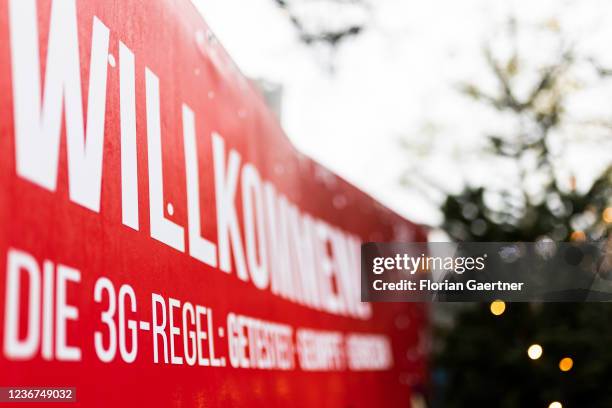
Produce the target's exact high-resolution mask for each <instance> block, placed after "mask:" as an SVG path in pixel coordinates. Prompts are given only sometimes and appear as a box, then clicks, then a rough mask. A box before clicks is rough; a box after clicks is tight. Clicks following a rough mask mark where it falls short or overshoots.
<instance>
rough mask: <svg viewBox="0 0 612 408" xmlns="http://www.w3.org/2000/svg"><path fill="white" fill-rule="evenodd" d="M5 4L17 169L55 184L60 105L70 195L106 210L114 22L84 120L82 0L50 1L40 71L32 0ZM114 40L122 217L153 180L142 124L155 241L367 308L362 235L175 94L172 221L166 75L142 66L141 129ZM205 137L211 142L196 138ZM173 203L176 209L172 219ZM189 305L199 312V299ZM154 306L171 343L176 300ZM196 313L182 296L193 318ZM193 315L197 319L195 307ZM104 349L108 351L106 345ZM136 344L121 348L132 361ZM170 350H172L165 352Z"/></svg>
mask: <svg viewBox="0 0 612 408" xmlns="http://www.w3.org/2000/svg"><path fill="white" fill-rule="evenodd" d="M9 10H10V13H9V18H10V36H11V41H10V45H11V66H12V81H13V101H14V119H15V120H14V121H15V159H16V160H15V163H16V170H17V174H18V175H19V176H20V177H21V178H23V179H25V180H28V181H29V182H32V183H34V184H36V185H39V186H42V187H44V188H45V189H47V190H49V191H56V189H57V174H58V171H59V168H58V166H59V154H60V152H59V149H60V145H61V143H60V137H61V134H62V115H64V116H65V123H66V132H65V133H66V140H67V143H66V146H67V166H68V187H69V193H70V194H69V195H70V200H71V201H73V202H75V203H77V204H79V205H81V206H84V207H86V208H88V209H90V210H92V211H94V212H100V205H101V202H100V198H101V191H102V187H103V185H102V169H103V165H104V161H103V147H104V138H105V137H106V138H109V137H113V136H114V135H113V134H112V133H111V134H107V135H105V134H104V128H105V112H106V100H107V86H108V83H107V82H108V81H107V57H108V51H109V38H110V31H109V28H107V27H106V26H105V25H104V24H103V23H102V22H101V21H100V20H99V19H98V18H97V17H94V18H93V23H92V26H91V30H92V41H91V52H90V55H91V56H90V61H89V88H88V94H87V101H86V102H87V103H86V106H87V118H86V126H85V125H84V116H83V106H84V105H85V104H84V103H83V102H84V101H83V98H82V92H81V68H82V67H81V65H82V63H81V62H82V61H81V56H80V54H79V43H78V29H77V28H78V27H77V15H76V5H75V0H53V1H52V6H51V17H50V22H49V24H50V28H49V38H48V44H47V47H46V49H47V55H46V60H45V61H46V62H45V67H46V68H45V72H44V75H41V72H40V71H41V62H40V57H39V49H40V48H41V47H39V41H40V39H39V30H38V18H37V2H36V0H11V1H10V2H9ZM118 46H119V75H118V84H112V85H114V87H113V88H114V89H119V98H118V100H119V103H118V105H119V106H109V109H117V110H118V112H116V114H117V116H118V117H119V119H120V129H119V130H120V135H119V137H120V144H119V145H120V146H121V171H120V174H117V175H116V176H115V177H114V178H113V177H112V176H111V177H108V178H105V183H120V184H121V222H122V223H123V224H124V225H126V226H127V227H130V228H132V229H134V230H139V229H140V222H139V204H140V203H139V198H138V191H139V188H143V186H141V185H139V184H140V183H146V182H147V181H146V180H145V178H144V177H142V178H138V169H137V167H138V166H137V156H138V155H137V152H138V148H139V147H140V146H138V138H137V134H136V133H137V129H143V131H145V130H146V141H147V143H146V150H147V154H146V159H147V169H148V186H144V187H148V192H149V208H148V211H149V221H150V235H151V237H152V238H153V239H155V240H157V241H160V242H162V243H163V244H165V245H168V246H169V247H171V248H174V249H176V250H178V251H180V252H186V251H187V253H188V254H189V255H190V256H191V257H192V258H194V259H196V260H198V261H200V262H202V263H204V264H206V265H208V266H211V267H218V268H219V270H221V271H223V272H226V273H228V274H229V273H232V272H233V268H235V273H236V276H237V278H238V279H240V280H242V281H245V282H252V284H253V286H255V287H256V288H258V289H259V290H270V291H271V293H272V294H274V295H276V296H280V297H282V298H284V299H286V300H289V301H291V302H294V303H298V304H300V305H303V306H306V307H309V308H312V309H315V310H318V311H325V312H328V313H331V314H336V315H342V316H351V317H355V318H360V319H368V318H370V316H371V313H372V311H371V306H370V305H369V304H368V303H362V302H360V291H359V283H358V282H360V277H359V259H360V255H359V254H360V239H359V238H358V237H356V236H355V235H351V234H349V233H347V232H345V231H343V230H341V229H339V228H337V227H335V226H332V225H330V224H329V223H327V222H324V221H323V220H320V219H318V218H315V217H313V216H312V215H310V214H307V213H305V212H304V211H302V210H301V209H300V208H299V207H298V206H297V205H295V204H294V203H292V202H291V201H290V200H289V199H288V198H287V197H286V196H285V195H283V194H282V193H281V192H279V191H277V190H276V187H275V186H274V185H273V184H272V183H271V182H270V181H267V180H265V179H264V178H262V175H261V173H260V171H259V170H258V168H257V167H256V166H255V165H254V164H252V163H249V162H248V161H244V160H242V158H241V155H240V153H239V152H238V151H237V150H235V149H234V148H232V147H231V146H229V144H228V143H226V140H225V139H224V138H223V136H222V135H220V134H219V133H217V132H214V131H209V132H208V133H207V134H204V135H202V134H199V135H198V134H197V133H196V132H197V127H196V123H197V122H198V118H200V117H205V115H206V112H204V113H198V112H194V111H193V110H192V109H191V108H190V107H189V106H188V105H187V104H185V103H183V102H182V101H176V102H177V104H178V106H181V108H182V109H181V111H182V126H183V135H182V136H183V143H184V163H185V181H184V183H179V184H180V185H182V186H185V193H186V194H185V195H186V197H187V200H186V205H185V207H186V208H185V209H184V210H185V212H186V213H187V225H186V228H185V227H184V226H182V225H180V224H179V223H177V222H176V220H173V219H171V218H173V214H174V208H175V206H174V204H176V203H174V204H172V203H169V202H168V203H167V202H166V198H165V196H164V171H163V168H164V166H163V155H162V151H163V146H164V143H170V142H169V140H174V139H169V138H170V137H172V138H175V137H176V135H167V134H166V133H168V132H164V129H163V120H162V115H163V112H161V111H160V105H161V104H160V98H161V96H162V95H160V79H159V78H158V76H157V75H156V74H155V73H154V72H153V70H152V69H150V68H149V67H146V66H145V67H144V76H145V81H144V87H145V89H144V95H145V111H146V115H145V116H146V117H145V122H146V123H142V124H140V126H138V127H137V126H136V125H137V123H136V121H137V118H136V95H137V94H139V92H137V88H136V85H137V84H136V74H137V73H136V68H135V58H136V56H135V55H134V54H133V52H132V51H131V50H130V49H129V48H128V47H127V46H126V45H125V44H124V43H122V42H121V41H118ZM42 48H43V49H44V47H42ZM41 82H44V89H43V90H41ZM41 96H42V99H41ZM196 135H198V136H199V137H196ZM199 140H203V141H204V143H198V141H199ZM205 145H209V146H211V148H212V163H205V164H206V165H208V168H209V170H208V171H207V172H201V171H200V167H199V166H200V164H199V160H198V155H199V154H198V152H199V151H200V150H201V149H203V148H204V147H203V146H205ZM175 160H180V157H175ZM179 164H180V163H179ZM175 165H176V163H175ZM172 174H176V172H173V173H172ZM200 176H208V177H212V178H213V180H212V181H214V194H210V195H208V196H206V197H202V199H203V200H204V202H207V200H208V202H210V203H212V202H213V201H214V208H215V210H216V217H214V216H213V215H212V214H203V212H202V210H201V202H202V200H201V197H200V182H201V177H200ZM167 182H170V180H167ZM174 182H176V180H174ZM238 200H241V202H238ZM240 204H242V205H240ZM330 206H331V204H330ZM166 208H168V214H169V217H170V218H168V217H166V213H165V209H166ZM240 215H242V217H240ZM205 220H215V221H216V242H214V241H212V240H211V239H212V235H214V233H215V232H214V228H210V231H208V232H207V231H206V230H204V228H203V226H202V222H203V221H205ZM241 220H242V222H241ZM205 236H208V239H207V238H205ZM186 246H188V248H186ZM65 276H66V279H71V277H72V274H71V273H70V272H69V271H68V272H66V275H65ZM100 290H102V289H100ZM124 296H126V299H129V296H130V294H129V293H128V292H125V294H124ZM154 302H155V299H154ZM160 305H161V303H160ZM160 307H161V306H160ZM194 312H195V314H196V315H197V307H196V309H195V311H194ZM33 313H34V312H33ZM66 313H67V315H66V316H65V317H66V319H70V318H71V316H72V311H71V309H70V308H68V309H66ZM159 313H160V314H159V315H158V316H156V317H158V318H159V319H161V320H159V322H158V323H159V325H160V326H156V325H155V322H154V324H153V328H152V330H153V331H154V332H155V333H157V334H156V337H155V338H158V339H159V341H160V342H162V343H163V345H167V344H168V340H169V339H167V338H166V339H165V340H164V336H171V334H166V333H165V332H161V331H159V330H161V329H159V327H161V326H165V325H167V324H168V323H169V322H168V320H169V316H168V315H165V314H163V313H169V308H165V309H164V312H163V313H162V310H161V308H160V310H159ZM192 315H193V312H192V311H191V309H190V308H189V306H187V309H186V310H185V317H186V318H187V319H188V321H189V320H190V319H191V316H192ZM33 318H36V316H33ZM39 318H40V317H39ZM194 319H195V320H196V323H197V316H194ZM173 330H174V329H173ZM31 336H36V333H35V332H32V335H31ZM196 336H197V335H196ZM26 340H27V341H25V342H23V344H22V343H19V344H17V345H16V347H17V348H16V350H17V351H16V352H17V353H24V354H27V353H29V352H30V351H31V348H32V347H33V346H32V345H31V344H36V343H37V341H38V340H37V339H36V338H35V337H32V338H28V339H26ZM59 340H62V339H61V338H60V339H59ZM160 344H161V343H160ZM170 346H172V343H170ZM49 347H50V346H48V343H47V342H45V343H44V345H43V356H45V358H49V355H50V351H49V350H50V349H49ZM164 347H165V346H164ZM64 351H65V352H66V355H65V357H66V356H67V358H75V356H76V353H75V351H74V350H72V349H70V348H67V349H66V350H64ZM106 352H109V351H108V350H107V351H106ZM101 353H102V356H105V351H104V350H101ZM130 353H131V352H130V351H129V350H127V349H124V350H122V355H123V357H124V358H126V359H128V360H129V358H130V357H129V356H130ZM167 355H168V353H167V350H166V351H165V352H164V357H167ZM192 356H193V354H189V357H190V359H189V361H193V360H192ZM103 358H110V357H103ZM199 358H200V357H198V359H199ZM175 361H176V360H175ZM198 361H199V360H198Z"/></svg>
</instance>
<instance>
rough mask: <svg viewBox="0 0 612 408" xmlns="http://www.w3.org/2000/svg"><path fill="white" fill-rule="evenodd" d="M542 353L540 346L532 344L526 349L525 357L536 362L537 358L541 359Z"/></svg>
mask: <svg viewBox="0 0 612 408" xmlns="http://www.w3.org/2000/svg"><path fill="white" fill-rule="evenodd" d="M543 352H544V350H543V349H542V346H540V345H539V344H532V345H531V346H529V348H528V349H527V355H528V356H529V358H530V359H532V360H537V359H538V358H540V357H542V353H543Z"/></svg>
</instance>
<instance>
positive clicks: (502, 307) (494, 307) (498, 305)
mask: <svg viewBox="0 0 612 408" xmlns="http://www.w3.org/2000/svg"><path fill="white" fill-rule="evenodd" d="M490 309H491V313H493V314H494V315H495V316H499V315H501V314H502V313H504V312H505V311H506V303H505V302H504V301H502V300H495V301H493V302H491V306H490Z"/></svg>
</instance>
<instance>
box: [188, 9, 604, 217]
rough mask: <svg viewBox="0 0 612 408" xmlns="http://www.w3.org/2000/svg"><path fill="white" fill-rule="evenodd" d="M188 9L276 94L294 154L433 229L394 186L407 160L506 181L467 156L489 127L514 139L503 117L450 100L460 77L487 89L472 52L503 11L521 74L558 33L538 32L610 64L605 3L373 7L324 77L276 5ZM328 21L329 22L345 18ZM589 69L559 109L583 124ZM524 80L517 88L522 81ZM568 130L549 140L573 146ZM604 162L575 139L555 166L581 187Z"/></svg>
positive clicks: (426, 212)
mask: <svg viewBox="0 0 612 408" xmlns="http://www.w3.org/2000/svg"><path fill="white" fill-rule="evenodd" d="M303 1H309V0H303ZM193 2H194V3H195V4H196V6H197V7H198V9H199V10H201V12H202V14H203V16H204V19H205V20H206V21H207V22H208V24H209V25H210V26H211V28H212V30H213V31H214V32H215V34H216V35H217V37H218V38H219V40H220V41H221V43H222V44H223V45H224V47H225V48H226V49H227V50H228V52H229V53H230V55H231V56H232V58H233V59H234V60H235V61H236V63H237V64H238V66H239V67H240V68H241V70H242V71H243V72H244V73H245V74H246V75H248V76H249V77H252V78H263V79H267V80H269V81H273V82H277V83H280V84H282V86H283V107H282V124H283V127H284V128H285V130H286V133H287V134H288V136H289V137H290V138H291V140H292V141H293V142H294V143H295V145H296V146H297V147H298V148H299V149H301V150H302V151H304V152H305V153H307V154H308V155H310V156H312V157H313V158H314V159H316V160H317V161H319V162H321V163H322V164H324V165H325V166H327V167H329V168H330V169H332V170H333V171H335V172H337V173H338V174H340V175H341V176H343V177H345V178H346V179H347V180H349V181H350V182H352V183H353V184H355V185H357V186H358V187H360V188H362V189H363V190H365V191H367V192H369V193H370V194H372V195H374V196H375V197H376V198H378V199H379V200H380V201H382V202H383V203H384V204H386V205H388V206H389V207H390V208H392V209H394V210H396V211H398V212H399V213H400V214H402V215H405V216H407V217H408V218H410V219H412V220H414V221H417V222H423V223H427V224H436V223H438V222H439V221H440V220H441V217H440V214H439V212H438V211H437V210H436V208H435V205H433V204H432V203H431V201H429V200H428V199H426V198H425V197H424V195H423V194H422V193H421V192H420V191H418V190H416V189H410V188H407V187H403V186H401V185H400V177H401V175H402V173H403V172H404V171H405V170H406V169H407V168H409V167H410V166H411V165H414V163H415V160H418V163H419V167H421V168H422V169H423V171H424V172H425V173H426V174H427V175H428V176H429V177H431V178H433V179H434V180H436V181H437V182H439V183H441V184H443V185H445V186H447V187H448V188H455V189H458V188H460V186H461V185H462V182H463V180H466V179H468V180H470V181H472V182H485V179H486V182H493V183H494V182H495V181H496V180H497V181H498V182H501V183H502V184H504V183H506V184H507V183H509V182H511V181H512V180H513V178H514V173H513V172H512V171H511V169H510V168H507V167H504V166H499V165H498V164H493V163H492V162H490V161H489V160H488V159H484V158H483V157H482V156H480V155H479V154H478V149H477V147H478V146H482V145H483V143H484V138H483V134H484V133H485V132H486V131H487V129H494V130H496V131H499V130H500V129H501V130H503V129H508V130H512V129H515V125H516V123H514V122H513V118H507V117H503V116H502V115H501V114H500V113H497V112H492V111H490V110H487V109H486V108H484V106H483V105H482V104H478V103H475V102H473V101H470V100H469V99H467V98H466V97H465V96H463V95H461V94H459V92H457V90H456V86H457V84H459V83H460V82H465V81H470V82H473V83H475V84H478V85H479V86H481V87H482V88H484V89H494V87H495V82H494V79H493V78H492V77H491V74H490V72H489V69H488V68H487V67H486V64H485V61H484V58H483V53H482V49H483V44H484V43H485V41H486V40H487V39H491V38H495V36H496V35H498V34H499V32H500V30H501V29H502V27H503V25H504V24H505V23H506V22H507V21H508V17H509V16H510V15H513V16H514V17H515V18H516V19H517V21H518V23H519V25H520V26H521V27H526V31H525V33H524V34H523V35H522V37H519V49H520V53H521V56H522V57H523V58H524V60H525V61H521V64H522V66H524V67H527V68H529V67H530V66H537V65H538V64H540V63H545V62H546V61H552V60H551V58H552V57H553V56H554V55H556V54H555V52H556V51H557V44H556V43H555V41H554V40H553V38H558V36H552V35H547V34H546V29H544V28H543V27H547V26H548V25H553V23H552V22H554V25H558V26H559V27H560V30H561V31H562V32H563V33H565V34H566V36H567V37H568V38H569V40H570V41H572V43H573V44H575V47H576V49H578V50H579V51H580V52H581V53H584V54H585V55H588V56H593V57H596V58H597V59H598V61H600V62H601V63H602V64H605V65H606V66H607V67H610V68H612V23H610V22H611V21H612V2H610V1H609V0H574V1H570V0H515V1H511V0H421V1H411V0H375V1H372V2H371V4H372V9H373V14H372V15H371V16H369V17H368V23H367V24H366V29H365V31H363V33H362V34H360V35H358V36H357V37H355V38H353V39H349V40H347V41H345V42H343V43H341V45H340V47H339V48H338V50H337V53H336V54H335V56H333V61H334V66H335V72H334V73H330V72H329V71H328V70H327V69H326V67H325V64H324V63H322V57H321V54H320V53H318V52H317V50H315V49H313V48H312V47H308V46H306V45H304V44H303V43H302V42H300V41H299V39H298V33H297V30H296V29H295V27H294V26H293V25H292V24H291V22H290V21H289V18H288V16H287V14H285V12H284V11H283V10H282V9H281V8H279V7H278V6H277V5H276V4H275V2H274V1H273V0H193ZM333 14H337V13H333ZM333 14H332V16H331V17H330V18H338V19H341V18H343V16H342V15H337V16H334V15H333ZM549 31H550V30H549ZM494 45H495V46H494V51H495V52H496V53H497V52H499V53H500V54H502V55H503V53H504V52H507V50H509V47H508V46H507V44H504V43H503V42H498V43H494ZM528 71H529V70H528V69H526V72H528ZM592 71H593V70H592V69H590V68H589V67H582V68H581V67H578V68H577V72H576V77H577V78H579V82H580V86H581V89H580V91H579V92H577V93H576V95H575V97H574V98H572V99H571V101H570V104H569V105H568V110H569V111H570V112H571V113H572V117H575V118H576V120H577V121H579V120H585V119H588V118H591V117H593V116H595V117H597V118H600V119H601V118H602V117H603V118H607V119H609V120H610V121H612V83H610V82H611V81H609V80H608V81H606V82H605V83H602V82H601V81H598V82H597V86H595V85H594V84H595V81H596V79H597V78H595V75H594V73H593V72H592ZM521 80H522V81H524V82H525V84H528V83H529V81H530V80H533V77H532V76H530V75H529V74H526V75H525V76H524V78H522V79H521ZM566 133H567V134H565V135H560V139H559V140H565V139H564V138H568V137H569V138H576V137H578V136H577V135H576V133H575V132H573V131H571V130H568V131H567V132H566ZM440 136H441V137H440ZM401 137H409V138H410V140H411V144H413V145H414V144H416V145H417V146H419V145H422V146H421V147H426V148H428V149H430V150H433V151H434V152H435V153H429V154H427V156H426V157H425V159H424V158H420V159H417V158H415V156H414V155H412V154H409V153H408V152H406V151H405V150H403V149H402V148H401V147H400V142H399V140H400V138H401ZM609 139H610V137H609V136H608V140H609ZM610 162H612V145H610V144H606V147H605V148H602V147H601V143H600V144H599V145H597V146H596V148H594V146H593V144H588V143H587V144H584V143H582V144H580V145H579V146H572V148H570V149H568V150H567V155H566V160H565V161H564V166H566V167H567V168H568V169H571V170H572V173H573V174H575V175H576V177H577V180H578V184H579V186H580V185H582V186H583V187H584V186H588V182H589V180H590V179H591V178H592V175H593V174H594V173H595V172H596V171H599V170H600V169H601V168H602V167H603V166H605V165H606V164H609V163H610ZM568 171H569V170H568ZM568 174H569V173H568Z"/></svg>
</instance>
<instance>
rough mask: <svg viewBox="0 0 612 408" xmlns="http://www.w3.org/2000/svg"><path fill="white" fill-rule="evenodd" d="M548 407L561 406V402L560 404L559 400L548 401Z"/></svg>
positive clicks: (557, 407) (556, 407)
mask: <svg viewBox="0 0 612 408" xmlns="http://www.w3.org/2000/svg"><path fill="white" fill-rule="evenodd" d="M548 408H563V404H561V403H560V402H559V401H553V402H551V403H550V405H549V406H548Z"/></svg>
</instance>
